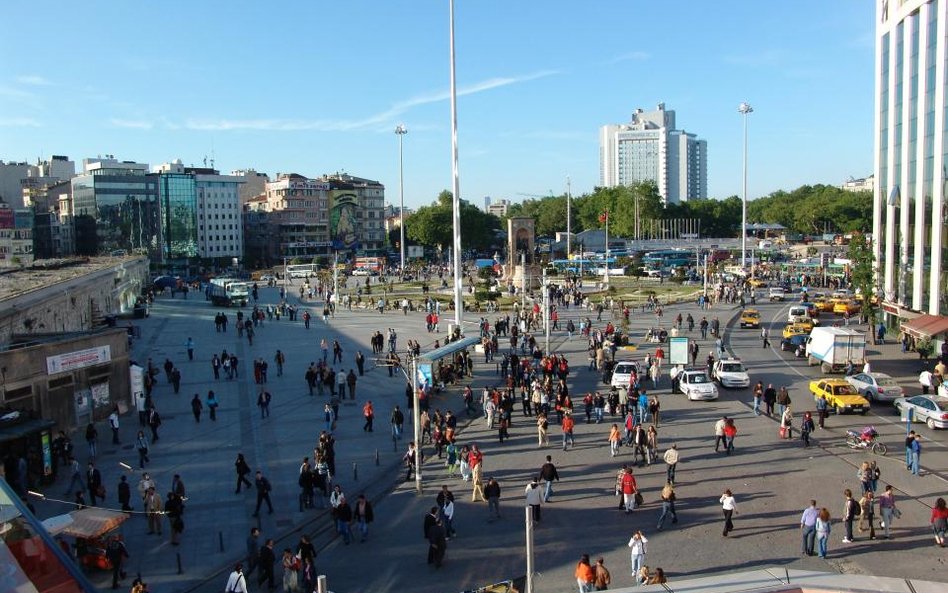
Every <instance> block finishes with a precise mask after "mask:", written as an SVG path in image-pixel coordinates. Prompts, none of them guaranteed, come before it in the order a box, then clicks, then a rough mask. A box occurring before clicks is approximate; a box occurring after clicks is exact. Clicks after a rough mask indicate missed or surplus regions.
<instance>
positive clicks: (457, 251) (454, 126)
mask: <svg viewBox="0 0 948 593" xmlns="http://www.w3.org/2000/svg"><path fill="white" fill-rule="evenodd" d="M449 4H450V13H451V14H450V16H451V35H450V38H451V172H452V173H453V175H454V186H453V189H454V196H453V197H454V199H453V200H452V202H453V206H454V216H453V225H454V324H455V325H456V326H457V328H458V331H460V332H462V333H463V331H464V330H463V329H462V328H461V322H462V321H463V318H464V300H463V298H462V297H461V284H462V280H463V278H462V277H461V187H460V179H459V178H458V97H457V80H456V79H455V72H454V0H449Z"/></svg>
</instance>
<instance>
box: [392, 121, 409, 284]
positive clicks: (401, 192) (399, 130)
mask: <svg viewBox="0 0 948 593" xmlns="http://www.w3.org/2000/svg"><path fill="white" fill-rule="evenodd" d="M407 133H408V128H406V127H405V125H404V124H398V126H397V127H396V128H395V134H397V135H398V236H399V245H400V246H401V248H402V249H401V255H402V266H401V277H402V280H404V279H405V182H404V174H403V171H404V169H403V166H402V163H403V160H402V137H403V136H404V135H405V134H407Z"/></svg>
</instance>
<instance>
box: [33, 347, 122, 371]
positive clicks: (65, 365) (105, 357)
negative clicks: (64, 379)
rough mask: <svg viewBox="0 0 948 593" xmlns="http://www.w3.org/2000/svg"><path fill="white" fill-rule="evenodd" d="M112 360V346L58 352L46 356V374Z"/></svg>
mask: <svg viewBox="0 0 948 593" xmlns="http://www.w3.org/2000/svg"><path fill="white" fill-rule="evenodd" d="M110 360H112V349H111V347H110V346H96V347H95V348H86V349H85V350H77V351H75V352H67V353H65V354H57V355H55V356H47V357H46V374H48V375H55V374H56V373H64V372H66V371H74V370H76V369H81V368H85V367H91V366H93V365H97V364H102V363H104V362H109V361H110Z"/></svg>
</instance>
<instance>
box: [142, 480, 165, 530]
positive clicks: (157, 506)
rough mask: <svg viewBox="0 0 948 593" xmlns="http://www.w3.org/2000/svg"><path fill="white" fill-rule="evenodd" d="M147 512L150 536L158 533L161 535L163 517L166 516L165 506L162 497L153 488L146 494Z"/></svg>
mask: <svg viewBox="0 0 948 593" xmlns="http://www.w3.org/2000/svg"><path fill="white" fill-rule="evenodd" d="M145 512H146V513H147V514H148V535H151V534H153V533H156V532H157V533H158V535H161V516H162V515H163V514H164V505H163V503H162V500H161V495H160V494H158V493H157V492H156V491H155V487H154V486H152V487H150V488H149V489H148V491H147V493H146V494H145Z"/></svg>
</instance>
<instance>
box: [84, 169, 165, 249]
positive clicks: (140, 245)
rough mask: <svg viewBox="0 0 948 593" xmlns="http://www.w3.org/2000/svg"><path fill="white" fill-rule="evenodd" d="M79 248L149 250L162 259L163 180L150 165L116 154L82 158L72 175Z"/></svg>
mask: <svg viewBox="0 0 948 593" xmlns="http://www.w3.org/2000/svg"><path fill="white" fill-rule="evenodd" d="M72 205H73V210H72V216H73V221H74V224H75V228H76V253H78V254H79V255H99V254H111V253H116V254H118V253H125V254H130V255H131V254H134V255H147V256H148V257H150V258H151V259H152V260H153V261H159V260H160V259H161V254H162V245H161V210H160V207H159V203H158V180H157V179H156V178H155V177H154V176H151V175H148V165H147V164H144V163H136V162H134V161H121V162H120V161H117V160H115V159H114V158H111V157H106V158H94V159H83V161H82V173H80V174H79V175H77V176H76V177H73V178H72Z"/></svg>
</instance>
